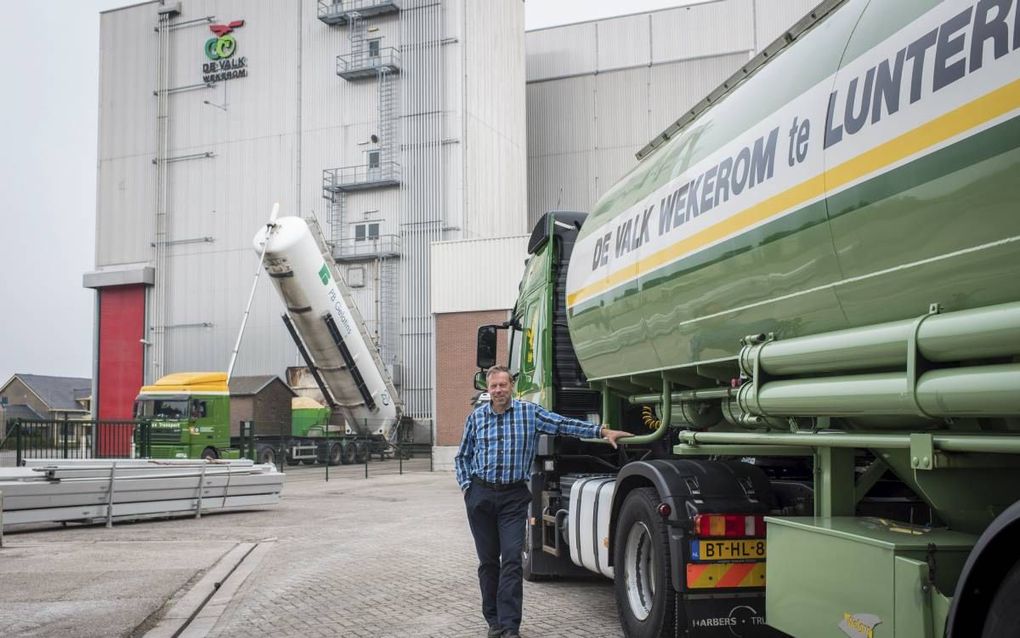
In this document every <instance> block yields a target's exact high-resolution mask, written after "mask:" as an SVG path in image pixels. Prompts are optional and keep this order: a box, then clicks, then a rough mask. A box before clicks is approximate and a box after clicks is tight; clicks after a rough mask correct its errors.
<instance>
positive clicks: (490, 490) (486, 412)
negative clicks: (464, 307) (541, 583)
mask: <svg viewBox="0 0 1020 638" xmlns="http://www.w3.org/2000/svg"><path fill="white" fill-rule="evenodd" d="M485 378H486V382H487V385H488V389H489V396H490V402H489V403H488V404H485V405H482V406H480V407H478V408H476V409H475V411H474V412H472V413H471V414H470V415H469V416H468V418H467V422H466V423H465V424H464V438H463V439H462V440H461V443H460V450H459V451H458V452H457V456H456V457H455V459H454V465H455V466H456V468H457V483H459V484H460V489H461V491H462V492H463V493H464V503H465V505H466V506H467V515H468V524H469V525H470V526H471V534H472V536H474V539H475V550H476V551H477V552H478V562H479V564H478V583H479V586H480V587H481V590H482V614H483V615H484V616H485V620H486V621H487V622H488V623H489V633H488V638H497V637H503V638H519V636H520V634H519V631H520V626H521V606H522V604H523V602H524V600H523V597H524V585H523V582H522V567H521V549H522V545H523V544H524V530H525V522H526V520H527V514H528V504H529V503H530V502H531V493H530V492H529V491H528V487H527V485H525V480H526V479H527V478H528V476H529V473H530V471H531V461H532V458H533V457H534V456H535V444H536V442H537V441H538V435H539V434H541V433H544V434H565V435H567V436H575V437H578V438H588V439H595V438H600V437H601V438H604V439H606V440H608V441H609V443H610V445H612V446H613V447H614V448H615V447H616V440H617V439H619V438H620V437H624V436H633V435H631V434H629V433H627V432H622V431H619V430H610V429H609V428H608V427H605V426H598V425H595V424H594V423H589V422H587V421H581V420H578V419H571V418H569V417H565V416H561V415H559V414H556V413H555V412H549V411H548V410H546V409H544V408H542V407H541V406H539V405H535V404H534V403H528V402H527V401H518V400H516V399H513V398H512V395H513V387H514V380H513V377H512V376H511V375H510V371H509V370H508V369H507V368H505V367H503V366H493V367H492V368H489V370H488V371H487V372H486V373H485Z"/></svg>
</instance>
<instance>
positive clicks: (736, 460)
mask: <svg viewBox="0 0 1020 638" xmlns="http://www.w3.org/2000/svg"><path fill="white" fill-rule="evenodd" d="M639 157H640V158H641V159H642V161H641V162H640V163H639V164H638V166H637V167H636V168H635V169H634V170H633V171H631V172H630V173H629V174H628V175H626V176H625V177H624V178H623V179H622V180H621V181H619V182H618V183H617V184H616V185H614V186H613V187H612V188H610V189H609V191H608V192H607V193H606V194H605V195H604V196H603V197H602V198H601V200H600V201H599V202H598V203H597V204H596V205H595V207H594V209H593V210H592V211H591V213H590V214H589V215H587V216H586V215H583V214H579V213H564V212H551V213H549V214H547V215H546V216H545V217H543V219H542V220H540V222H539V223H538V225H537V226H536V227H535V229H534V231H533V234H532V236H531V240H530V242H529V248H528V249H529V253H530V255H529V260H528V264H527V268H526V271H525V275H524V280H523V281H522V283H521V287H520V296H519V298H518V301H517V304H516V307H515V309H514V311H513V313H512V316H511V318H510V320H509V321H507V322H506V324H504V325H502V326H487V327H483V328H482V329H480V331H479V335H478V363H479V366H480V367H482V368H483V369H484V368H486V367H488V366H491V365H494V364H495V363H496V361H495V354H494V353H495V351H496V350H495V344H496V341H497V335H498V333H499V331H501V330H508V332H509V335H508V338H509V343H510V348H509V350H510V366H511V368H512V370H513V371H514V373H515V375H516V379H517V386H516V389H517V392H518V395H519V396H520V397H522V398H524V399H527V400H531V401H534V402H536V403H541V404H542V405H544V406H546V407H547V408H551V409H553V410H555V411H557V412H560V413H564V414H568V415H571V416H576V417H580V418H588V419H593V420H598V419H601V420H602V422H604V423H607V424H610V425H612V426H614V427H616V428H620V429H626V430H629V431H632V432H638V431H640V432H641V434H640V436H637V437H635V438H632V439H629V440H624V442H626V443H627V445H625V446H624V447H623V450H622V451H620V452H617V451H614V450H612V449H610V448H609V447H608V446H605V445H602V444H600V443H599V442H596V441H576V440H572V439H559V438H552V437H547V436H543V437H542V438H541V439H540V441H539V448H538V454H537V457H536V459H535V462H534V466H533V469H532V474H531V480H530V488H531V492H532V504H531V514H530V519H529V522H528V526H527V530H528V536H527V539H526V542H525V555H524V559H525V576H526V577H527V578H529V579H532V580H541V579H545V578H553V577H557V576H564V575H573V574H577V573H579V572H587V571H590V572H595V573H599V574H603V575H605V576H606V577H608V578H612V579H613V580H614V581H615V589H616V601H617V605H618V608H619V614H620V619H621V624H622V626H623V629H624V632H625V634H626V635H627V636H629V637H637V636H641V637H648V636H751V635H761V634H769V633H770V632H774V631H775V630H780V631H782V632H786V633H788V634H790V635H793V636H798V637H811V638H815V637H824V636H834V637H839V638H843V637H844V636H867V637H869V638H879V637H882V636H889V637H893V636H895V637H905V636H911V637H914V636H916V637H930V636H954V637H963V636H1006V635H1015V632H1016V631H1017V628H1018V627H1020V605H1017V604H1016V601H1017V600H1020V544H1018V543H1017V542H1016V539H1017V538H1020V179H1017V176H1018V175H1020V7H1018V0H946V1H944V2H938V1H936V0H904V1H896V2H879V1H877V0H875V1H869V0H845V1H832V2H823V3H822V4H821V5H820V6H819V7H818V9H817V10H816V11H815V12H813V13H812V14H811V15H810V16H808V17H807V18H806V19H805V20H803V21H802V22H800V23H798V24H797V25H795V27H794V28H793V29H792V30H791V31H790V32H789V33H787V34H786V35H785V36H784V37H783V38H781V39H780V40H779V41H777V42H776V43H774V44H773V45H771V46H769V47H767V48H766V49H765V50H764V51H763V53H762V54H760V55H759V56H757V57H756V58H755V59H754V60H752V61H751V62H749V64H748V65H747V66H746V67H745V68H744V69H742V70H741V71H740V72H739V73H738V74H736V75H735V76H734V77H733V78H731V80H730V81H728V82H726V83H725V84H724V85H723V86H721V87H720V88H719V89H717V90H716V91H715V92H713V93H712V94H711V95H710V96H709V97H708V98H706V99H705V100H704V101H703V102H702V103H701V104H699V105H698V107H696V108H695V109H694V110H693V111H692V112H690V113H688V114H686V115H685V116H684V117H683V118H681V119H680V120H678V122H677V123H676V124H675V125H673V126H672V127H670V128H669V129H667V130H666V131H664V132H663V134H662V135H660V136H658V137H657V138H656V139H655V140H653V141H652V142H651V143H650V144H649V145H648V146H647V147H646V148H645V149H643V150H642V151H641V152H640V153H639ZM477 381H478V382H477V383H476V385H478V386H479V387H481V386H482V382H483V381H484V379H483V378H478V379H477ZM766 625H767V626H766Z"/></svg>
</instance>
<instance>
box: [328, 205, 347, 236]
mask: <svg viewBox="0 0 1020 638" xmlns="http://www.w3.org/2000/svg"><path fill="white" fill-rule="evenodd" d="M346 226H347V193H346V192H345V191H338V192H334V193H330V196H329V229H330V231H331V232H330V242H331V243H332V244H333V245H334V246H343V239H344V228H345V227H346Z"/></svg>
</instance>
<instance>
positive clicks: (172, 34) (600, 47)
mask: <svg viewBox="0 0 1020 638" xmlns="http://www.w3.org/2000/svg"><path fill="white" fill-rule="evenodd" d="M815 3H816V0H715V1H712V2H707V3H704V4H699V5H693V6H689V7H679V8H675V9H667V10H662V11H655V12H651V13H644V14H636V15H628V16H622V17H619V18H611V19H606V20H599V21H594V22H587V23H580V24H574V25H567V26H563V27H556V28H551V29H543V30H537V31H531V32H528V33H526V34H525V33H524V31H523V25H524V6H523V2H522V1H521V0H342V1H341V0H289V1H287V2H283V1H281V0H181V2H179V3H178V2H174V3H170V2H165V3H164V2H151V3H146V4H141V5H135V6H131V7H126V8H123V9H118V10H114V11H109V12H105V13H103V14H102V18H101V44H100V47H101V71H100V109H99V120H100V132H99V172H98V197H97V230H96V272H98V273H102V272H104V271H107V270H108V271H113V270H116V268H117V267H118V266H123V265H124V264H134V265H138V264H148V265H152V266H154V267H155V271H156V275H155V285H154V286H153V287H151V288H149V289H148V292H147V299H146V316H147V319H146V323H147V326H146V341H147V342H148V343H149V345H147V348H146V371H145V378H146V381H151V380H153V379H154V378H156V377H158V376H161V375H162V374H166V373H170V372H177V371H186V370H218V369H224V368H225V367H226V365H227V362H228V360H229V356H230V351H231V349H232V346H233V343H234V339H235V337H236V333H237V329H238V326H239V325H240V321H241V315H242V312H243V310H244V304H245V302H246V300H247V295H248V291H249V289H250V286H251V282H252V276H253V274H254V272H255V271H256V269H257V256H256V255H255V254H254V252H253V251H252V248H251V238H252V236H253V235H254V233H255V232H256V230H257V229H258V228H259V227H260V226H261V225H262V224H263V223H264V222H265V220H266V219H267V217H268V215H269V211H270V209H271V207H272V205H273V203H274V202H279V203H280V205H281V210H282V213H283V214H290V215H301V216H303V217H314V218H316V219H318V221H319V223H320V226H321V227H322V230H323V232H324V233H325V235H326V237H327V238H328V239H329V240H330V241H331V242H333V250H334V256H335V257H336V258H337V260H338V263H339V265H340V269H341V272H343V273H344V274H346V275H347V276H348V279H349V280H350V282H351V284H352V287H353V288H354V297H355V300H356V302H357V303H358V304H359V307H360V308H361V310H362V314H363V315H364V316H365V318H366V320H367V322H368V324H369V327H370V329H372V330H373V331H374V332H375V334H376V335H377V339H378V342H379V346H380V350H381V352H382V354H383V357H384V360H385V361H386V363H387V365H389V366H391V367H392V370H393V373H394V376H395V380H396V382H397V384H398V390H399V391H400V392H401V394H402V398H403V400H404V402H405V404H406V405H407V407H408V411H409V413H410V414H411V415H412V416H414V417H416V418H420V419H427V418H429V417H430V416H431V413H432V396H433V393H434V391H435V388H434V387H433V386H434V383H433V360H434V353H433V348H434V345H433V344H434V339H433V331H434V327H433V326H434V320H433V317H434V313H435V312H436V311H437V309H436V304H438V305H439V307H440V308H443V309H447V310H446V311H465V310H470V309H471V307H472V304H473V305H474V308H475V309H480V308H485V309H488V308H490V306H492V304H506V307H509V306H510V305H511V301H512V297H513V295H514V294H515V292H516V283H515V282H516V277H514V278H512V280H511V279H507V281H506V282H504V283H505V285H506V289H505V290H504V289H503V288H502V286H500V290H490V288H489V287H486V286H484V285H481V284H479V285H480V286H481V287H480V288H478V290H480V291H483V292H477V291H474V288H475V284H473V283H471V284H470V285H464V284H467V283H469V282H467V281H465V280H464V277H463V272H464V271H463V270H462V269H463V267H464V266H463V265H464V264H471V263H478V262H479V260H480V259H481V260H482V261H488V260H491V259H493V258H496V257H497V256H498V260H499V261H500V262H502V261H503V260H504V259H505V260H508V263H510V264H512V268H510V270H511V271H513V272H517V271H518V265H521V266H522V264H523V261H522V260H523V258H524V256H525V255H524V245H525V243H526V239H525V238H524V237H522V235H524V234H525V233H527V232H528V231H529V230H530V228H531V226H532V224H533V223H534V222H535V221H536V220H537V218H538V217H539V216H540V215H541V214H542V213H544V212H545V211H547V210H551V209H560V210H581V211H584V210H588V209H590V208H591V206H592V204H593V203H594V202H595V201H596V199H597V198H598V197H599V196H600V195H601V194H602V193H603V192H605V191H606V190H607V189H608V188H609V187H610V186H611V185H612V184H613V183H614V182H615V181H616V180H617V179H618V178H619V177H620V176H622V175H623V174H624V173H625V172H626V171H627V170H629V169H630V168H631V167H633V165H634V164H635V163H636V160H635V158H634V153H635V152H636V151H637V150H638V149H639V148H641V147H642V146H643V145H644V144H645V143H647V142H648V141H649V140H650V139H651V138H652V137H653V136H654V135H656V134H657V133H659V132H660V131H662V130H663V129H664V128H665V127H666V126H667V125H669V124H670V123H672V122H673V121H674V120H675V119H676V118H677V117H678V116H679V115H680V114H681V113H683V112H684V111H685V110H686V109H687V108H688V107H690V106H691V105H693V104H694V103H695V102H696V101H697V100H699V99H700V98H702V97H704V95H705V94H706V93H708V91H710V90H711V89H713V88H715V87H716V86H717V85H718V84H719V83H720V82H721V81H722V80H723V79H725V78H726V77H728V76H729V75H730V74H731V73H732V72H733V71H734V70H736V69H737V68H738V67H739V66H740V65H741V64H743V63H744V62H746V61H747V60H748V59H749V58H750V57H751V56H752V55H753V54H754V53H755V52H756V51H757V50H758V49H760V48H762V47H764V46H765V45H766V44H768V43H769V42H770V41H771V40H773V39H774V38H775V37H777V36H778V35H779V34H780V33H781V32H782V31H783V30H784V29H785V28H787V27H788V26H789V25H790V24H792V23H793V22H794V21H795V20H796V19H798V18H800V17H801V16H803V15H804V14H805V13H807V11H808V10H810V8H811V7H812V6H813V5H814V4H815ZM377 5H395V6H398V7H399V11H397V12H390V13H384V14H380V15H375V14H373V11H371V9H372V8H373V7H376V6H377ZM178 6H179V8H180V12H179V13H171V14H167V17H165V18H164V20H163V22H162V23H161V22H160V18H159V15H160V12H161V11H165V10H166V9H167V8H172V7H178ZM338 7H339V8H340V9H345V8H346V9H350V8H351V7H354V8H358V9H368V10H367V11H364V13H363V15H362V14H359V15H358V16H355V17H352V18H350V19H349V21H348V22H345V23H340V24H337V23H333V24H330V23H328V22H329V20H324V19H321V18H323V16H324V15H327V14H328V13H329V12H332V11H336V10H337V8H338ZM324 12H325V13H324ZM233 20H244V24H243V26H238V27H236V28H235V29H234V31H233V33H232V34H231V35H233V36H234V37H235V38H236V43H237V49H236V53H235V54H234V59H238V58H241V57H243V58H245V60H246V67H245V70H246V73H247V75H246V77H240V78H235V79H229V80H224V81H213V82H210V83H208V84H207V83H206V82H204V80H203V70H202V67H203V64H205V63H208V62H209V60H208V58H207V56H206V54H205V48H204V47H205V43H206V42H207V41H208V40H209V39H210V38H211V37H212V35H213V34H212V33H211V32H210V25H213V24H227V23H229V22H230V21H233ZM160 25H162V28H157V27H159V26H160ZM372 41H375V44H370V43H371V42H372ZM372 47H378V49H376V50H377V51H378V52H379V54H381V57H377V58H375V60H379V59H382V60H384V61H385V60H395V61H396V67H397V69H396V70H394V71H393V72H387V73H370V74H369V77H365V78H363V79H343V78H341V77H338V69H340V68H341V64H346V65H351V66H354V67H356V66H357V64H358V63H359V62H358V61H359V60H360V61H361V63H364V61H365V60H366V58H364V57H361V58H359V57H357V56H356V55H355V53H356V52H357V51H368V50H370V49H371V48H372ZM390 51H392V56H393V57H392V58H391V57H387V56H389V55H390V53H389V52H390ZM338 55H339V56H342V57H343V56H346V60H345V61H343V62H341V61H338V59H337V56H338ZM525 58H526V64H525ZM369 59H371V58H369ZM161 61H162V63H161ZM370 64H378V63H377V62H370ZM344 68H345V69H348V70H349V68H350V67H349V66H345V67H344ZM525 122H526V123H527V125H526V127H525ZM373 162H378V165H375V167H374V168H373V167H372V163H373ZM348 171H354V172H353V173H349V172H348ZM351 174H353V175H355V177H354V178H353V179H350V175H351ZM366 182H370V183H371V184H369V185H368V186H367V187H366ZM326 186H329V189H327V188H326ZM351 186H353V187H351ZM488 238H503V239H500V240H498V241H495V242H494V243H492V242H489V241H488ZM436 242H443V243H441V244H438V245H437V246H436V247H435V248H434V249H433V248H432V246H433V244H435V243H436ZM433 271H435V272H433ZM478 272H481V269H479V271H478ZM458 280H459V281H458ZM437 281H458V283H459V285H458V286H456V287H451V288H444V289H443V290H436V289H435V288H436V284H435V282H437ZM486 281H488V280H486ZM493 307H494V306H493ZM281 312H282V306H281V303H280V301H279V300H278V298H277V297H276V294H275V293H274V292H272V291H271V286H270V285H269V283H268V282H267V281H265V280H264V278H263V280H262V281H261V282H260V284H259V290H258V291H257V294H256V295H255V300H254V305H253V307H252V311H251V315H250V318H249V320H248V326H247V330H246V333H245V341H244V343H243V345H242V348H241V353H240V357H239V360H238V367H237V369H236V371H235V373H236V374H267V373H268V374H277V375H281V376H282V375H283V373H284V369H285V367H287V366H289V365H297V364H301V363H302V362H301V361H300V360H299V357H298V354H297V351H296V349H295V347H294V345H293V344H292V342H291V340H290V337H289V335H287V333H286V330H285V329H284V327H283V325H282V322H281V321H280V318H279V315H280V313H281ZM97 330H98V328H97ZM100 348H102V344H100Z"/></svg>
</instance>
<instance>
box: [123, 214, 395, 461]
mask: <svg viewBox="0 0 1020 638" xmlns="http://www.w3.org/2000/svg"><path fill="white" fill-rule="evenodd" d="M254 242H255V249H256V252H257V253H258V254H259V255H260V256H261V258H262V265H263V266H264V267H265V270H266V272H267V273H268V274H269V277H270V279H271V280H272V282H273V285H274V287H275V288H276V290H277V292H279V294H280V297H281V299H282V300H283V302H284V304H285V307H286V312H285V314H284V315H283V320H284V323H285V324H286V325H287V329H288V330H289V331H290V334H291V336H292V337H293V339H294V343H295V344H296V346H297V348H298V351H299V352H300V353H301V356H302V358H303V359H304V360H305V363H306V365H307V372H308V374H309V375H311V377H312V378H313V379H314V380H315V383H316V385H317V386H318V389H319V391H320V392H321V396H322V397H324V398H325V400H326V402H327V403H328V406H322V405H320V404H318V403H316V402H314V401H312V400H311V399H308V398H303V397H297V398H294V399H293V401H294V403H293V404H292V403H291V401H292V399H291V397H287V399H286V400H287V402H288V405H286V406H285V407H284V406H277V408H279V409H276V410H271V411H272V412H274V413H275V414H284V415H286V416H285V419H284V421H285V422H284V421H281V420H280V419H276V421H280V422H275V423H259V421H258V420H257V419H256V421H255V422H254V424H253V425H254V427H255V428H256V431H255V432H254V433H253V434H252V433H243V432H240V431H238V428H235V427H234V425H235V421H236V418H232V416H231V415H232V413H233V415H234V417H236V415H237V413H238V410H236V409H234V410H231V405H232V403H233V400H234V399H236V398H237V397H236V396H234V395H232V394H231V392H230V390H229V374H228V373H223V372H197V373H196V372H185V373H175V374H171V375H167V376H165V377H163V378H162V379H159V380H158V381H157V382H156V383H155V384H153V385H150V386H145V387H143V388H142V390H141V393H140V394H139V396H138V399H137V402H136V409H135V413H136V417H137V418H139V419H144V420H147V421H150V423H151V425H150V428H151V440H150V441H149V442H148V443H149V446H150V449H151V451H152V455H153V456H154V457H156V458H199V457H206V458H237V455H238V453H239V449H240V447H241V446H242V445H243V443H244V441H242V439H245V437H247V438H248V439H250V440H252V441H253V442H254V446H255V450H254V458H255V459H256V460H258V461H259V462H261V463H272V462H277V461H281V460H286V462H287V463H290V464H297V463H316V462H318V463H329V464H331V465H336V464H339V463H344V464H346V463H362V462H364V461H365V460H366V459H367V458H368V457H370V456H371V455H373V454H378V455H380V457H382V456H385V455H387V454H399V453H402V452H400V451H399V450H398V448H396V447H395V444H396V443H398V442H400V441H401V440H402V439H403V438H404V437H406V436H407V435H409V434H410V433H411V426H412V424H411V420H410V419H409V418H407V417H405V416H404V415H403V406H402V405H401V403H400V401H399V396H398V395H397V392H396V389H395V387H394V385H393V381H392V378H391V377H390V374H389V371H388V370H387V369H386V368H385V367H384V366H383V363H382V358H381V357H380V356H379V351H378V348H377V346H376V344H375V342H374V341H373V340H372V338H371V335H370V334H369V331H368V328H367V327H366V325H365V322H364V320H363V319H362V317H361V313H360V312H359V310H358V308H357V306H356V305H355V304H354V301H353V299H352V296H351V294H350V289H349V288H348V287H347V284H346V282H344V280H343V278H342V277H341V276H340V273H339V271H338V270H337V268H336V265H335V263H334V262H333V260H332V258H331V257H330V256H329V251H328V249H327V247H326V243H325V240H324V239H323V238H322V235H321V233H319V232H318V227H317V226H314V225H309V224H308V223H307V222H305V221H304V220H303V219H300V218H297V217H282V218H276V216H275V210H274V215H273V219H271V220H270V222H269V223H268V224H267V225H266V226H265V227H264V228H263V229H262V230H260V231H259V233H258V234H257V235H256V236H255V240H254ZM239 343H240V340H239ZM301 376H303V375H301V374H298V373H297V371H295V370H288V380H290V378H291V377H294V378H300V377H301ZM337 417H342V424H343V425H342V426H341V425H340V419H338V418H337ZM280 455H282V456H283V458H282V459H281V458H279V457H280Z"/></svg>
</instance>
